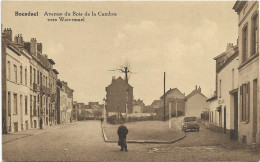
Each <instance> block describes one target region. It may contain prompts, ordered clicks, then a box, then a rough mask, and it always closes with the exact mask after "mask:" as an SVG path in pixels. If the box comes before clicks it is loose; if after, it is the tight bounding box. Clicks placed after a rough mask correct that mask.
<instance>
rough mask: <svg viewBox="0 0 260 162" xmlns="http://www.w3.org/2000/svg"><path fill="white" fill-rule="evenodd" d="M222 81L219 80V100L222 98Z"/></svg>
mask: <svg viewBox="0 0 260 162" xmlns="http://www.w3.org/2000/svg"><path fill="white" fill-rule="evenodd" d="M221 84H222V83H221V80H219V98H221Z"/></svg>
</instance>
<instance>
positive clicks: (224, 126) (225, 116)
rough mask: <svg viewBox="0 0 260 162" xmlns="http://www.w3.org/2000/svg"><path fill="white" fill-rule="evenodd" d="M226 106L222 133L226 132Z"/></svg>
mask: <svg viewBox="0 0 260 162" xmlns="http://www.w3.org/2000/svg"><path fill="white" fill-rule="evenodd" d="M226 120H227V119H226V106H225V107H224V134H226V131H227V130H226V124H227V121H226Z"/></svg>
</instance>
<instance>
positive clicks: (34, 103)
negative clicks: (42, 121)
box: [33, 96, 37, 116]
mask: <svg viewBox="0 0 260 162" xmlns="http://www.w3.org/2000/svg"><path fill="white" fill-rule="evenodd" d="M33 99H34V101H33V115H34V116H36V114H37V113H36V96H34V98H33Z"/></svg>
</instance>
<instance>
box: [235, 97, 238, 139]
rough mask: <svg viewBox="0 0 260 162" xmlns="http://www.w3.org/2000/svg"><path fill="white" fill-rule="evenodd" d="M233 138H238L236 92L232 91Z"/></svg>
mask: <svg viewBox="0 0 260 162" xmlns="http://www.w3.org/2000/svg"><path fill="white" fill-rule="evenodd" d="M234 140H238V94H237V92H236V93H234Z"/></svg>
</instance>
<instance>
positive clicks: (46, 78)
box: [45, 76, 48, 88]
mask: <svg viewBox="0 0 260 162" xmlns="http://www.w3.org/2000/svg"><path fill="white" fill-rule="evenodd" d="M45 80H46V88H47V85H48V84H47V83H48V82H47V80H48V78H47V76H46V79H45Z"/></svg>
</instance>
